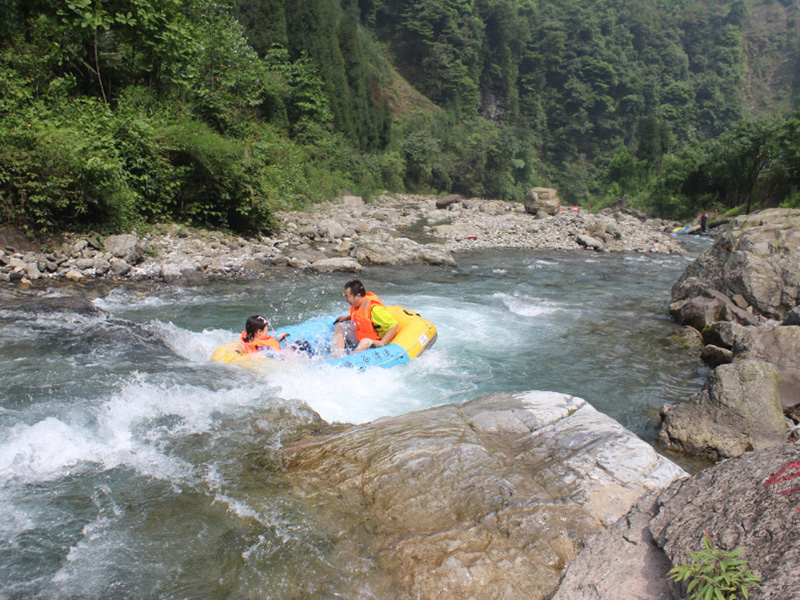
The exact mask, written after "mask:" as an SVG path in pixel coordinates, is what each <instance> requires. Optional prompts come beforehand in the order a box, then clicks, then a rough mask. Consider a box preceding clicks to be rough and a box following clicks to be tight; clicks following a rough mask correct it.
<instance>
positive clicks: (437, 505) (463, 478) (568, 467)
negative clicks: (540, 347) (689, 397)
mask: <svg viewBox="0 0 800 600" xmlns="http://www.w3.org/2000/svg"><path fill="white" fill-rule="evenodd" d="M283 457H284V464H285V467H286V469H287V476H288V478H289V481H290V482H291V484H292V485H293V487H294V489H295V491H296V493H298V494H299V495H301V496H303V497H306V498H315V499H316V501H317V502H322V503H324V505H325V506H326V508H327V509H328V510H340V511H342V513H343V514H349V515H352V513H353V512H355V513H357V520H358V521H360V522H363V523H368V524H369V526H368V531H369V542H367V545H368V546H369V547H370V549H371V550H370V556H371V557H372V558H373V559H375V560H377V562H378V563H379V565H380V567H381V568H382V569H383V570H384V571H386V572H388V573H390V574H391V575H392V577H393V578H395V580H396V581H397V582H398V585H397V589H396V590H395V592H396V595H395V596H394V597H395V598H402V599H405V598H454V599H455V598H470V597H475V598H487V599H489V598H530V599H535V598H548V597H549V596H550V595H551V594H552V593H553V592H554V591H555V590H556V588H557V587H558V584H559V581H560V579H561V572H562V569H563V568H564V566H565V565H566V564H567V563H569V561H571V560H572V559H573V558H574V556H575V555H576V554H577V553H578V552H579V551H580V549H581V548H582V546H583V543H584V540H585V539H586V538H587V537H588V536H589V535H591V534H593V533H596V532H598V531H601V530H602V529H604V528H605V527H606V526H607V525H609V524H610V523H613V522H614V521H615V520H616V519H617V518H619V517H620V516H621V515H623V514H625V513H626V512H627V511H628V510H629V509H630V507H631V506H632V505H633V503H634V502H636V500H637V499H638V498H639V497H640V496H642V495H643V494H645V493H646V492H648V491H649V490H654V489H660V488H664V487H666V486H667V485H669V484H670V483H671V482H672V481H674V480H676V479H679V478H681V477H685V476H686V474H685V473H684V472H683V470H682V469H680V468H679V467H677V466H676V465H674V464H673V463H671V462H670V461H668V460H666V459H664V458H663V457H661V456H659V455H658V454H657V453H656V452H655V451H654V450H653V448H652V447H651V446H649V445H648V444H646V443H645V442H644V441H642V440H640V439H639V438H637V437H636V436H635V435H633V434H632V433H631V432H629V431H627V430H626V429H625V428H623V427H622V426H621V425H620V424H619V423H617V422H616V421H614V420H613V419H611V418H610V417H608V416H606V415H603V414H601V413H599V412H597V411H596V410H595V409H594V408H592V407H591V406H590V405H589V404H587V403H586V402H585V401H584V400H582V399H580V398H576V397H573V396H569V395H565V394H558V393H551V392H525V393H510V392H508V393H494V394H487V395H485V396H481V397H479V398H476V399H474V400H471V401H469V402H466V403H465V404H463V405H460V406H456V405H445V406H440V407H436V408H432V409H428V410H423V411H418V412H414V413H409V414H406V415H402V416H398V417H391V418H384V419H379V420H377V421H375V422H372V423H369V424H366V425H359V426H354V427H351V428H348V429H347V430H345V431H344V432H341V433H338V434H336V435H331V436H325V437H319V438H306V439H304V440H302V441H300V442H297V443H295V444H293V445H289V446H287V447H286V448H285V450H284V452H283ZM334 507H338V508H334ZM359 535H360V536H364V535H366V534H365V533H364V532H363V531H360V532H359Z"/></svg>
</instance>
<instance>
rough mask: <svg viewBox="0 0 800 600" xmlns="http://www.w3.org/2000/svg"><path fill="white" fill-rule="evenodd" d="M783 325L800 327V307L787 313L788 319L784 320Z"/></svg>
mask: <svg viewBox="0 0 800 600" xmlns="http://www.w3.org/2000/svg"><path fill="white" fill-rule="evenodd" d="M782 325H800V306H795V307H794V308H793V309H792V310H790V311H789V312H788V313H786V318H784V319H783V323H782Z"/></svg>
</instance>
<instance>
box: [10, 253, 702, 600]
mask: <svg viewBox="0 0 800 600" xmlns="http://www.w3.org/2000/svg"><path fill="white" fill-rule="evenodd" d="M688 242H689V243H692V244H695V246H694V247H693V248H691V250H692V251H693V252H697V251H699V249H700V248H701V247H702V246H703V245H705V244H706V242H705V241H703V240H693V239H689V240H688ZM692 257H693V254H690V255H689V256H634V255H628V256H602V255H593V254H588V253H572V254H568V253H560V252H522V251H514V252H485V253H476V254H470V255H461V256H459V257H458V261H459V268H458V269H439V268H430V267H427V268H417V267H403V268H375V269H369V270H367V271H365V272H364V273H363V274H362V275H361V279H362V280H364V282H365V283H366V284H367V287H368V289H372V290H373V291H375V292H377V293H378V294H379V295H380V296H381V297H382V298H383V299H384V300H385V301H387V302H388V303H395V304H401V305H405V306H407V307H409V308H413V309H415V310H417V311H419V312H420V313H421V314H422V315H423V316H425V317H426V318H428V319H429V320H431V321H433V322H434V323H435V324H436V326H437V327H438V330H439V340H438V342H437V343H436V345H435V346H434V347H433V348H432V349H431V350H429V351H428V352H427V353H426V354H424V355H423V356H422V357H421V358H420V359H418V360H416V361H414V362H412V363H411V364H409V365H404V366H401V367H398V368H395V369H388V370H375V371H367V372H362V373H358V372H352V371H344V370H334V369H319V370H315V371H308V372H305V373H302V374H298V372H297V371H296V370H294V369H288V370H279V371H275V372H268V373H253V372H249V371H245V370H242V369H238V368H236V367H231V366H228V365H222V364H216V363H210V362H209V356H210V355H211V353H212V352H213V350H214V349H215V348H216V347H217V346H219V345H221V344H223V343H226V342H228V341H231V340H232V339H234V338H235V337H236V336H237V335H238V333H239V332H240V331H241V329H242V328H243V325H244V321H245V319H246V317H247V316H249V315H251V314H257V313H261V314H264V315H265V316H268V317H269V318H271V319H272V321H273V323H274V324H276V325H282V324H290V323H296V322H299V321H302V320H305V319H307V318H310V317H315V316H320V315H327V314H342V313H344V312H345V308H346V304H345V303H344V301H343V299H342V286H343V284H344V283H345V281H346V280H347V279H348V276H346V275H341V274H336V275H325V276H312V275H305V274H302V273H296V272H285V273H284V272H281V273H279V274H275V275H273V276H271V277H270V278H269V279H266V280H259V281H225V282H213V283H207V284H204V285H202V286H197V287H185V288H184V287H175V286H167V285H159V286H156V285H147V286H139V287H137V286H117V287H107V286H102V285H99V284H95V285H89V286H87V287H85V288H81V291H80V294H81V296H82V297H84V298H86V299H88V300H91V301H92V302H93V304H94V305H95V306H97V307H98V308H100V309H102V311H103V312H102V313H100V314H79V313H76V312H68V311H63V310H62V311H55V312H50V311H41V310H38V309H32V308H31V307H30V305H29V304H27V302H28V301H34V302H38V301H41V300H45V301H49V300H50V299H52V298H56V299H57V298H59V297H64V296H66V295H70V294H74V293H75V292H74V288H67V287H65V288H61V289H59V288H51V289H49V290H48V291H32V292H30V293H29V294H28V297H27V298H23V300H24V302H21V301H20V299H19V298H14V299H13V300H12V299H11V298H4V299H0V302H2V304H0V339H1V340H2V344H0V382H2V385H0V514H3V519H0V598H1V599H6V598H8V599H11V598H26V599H27V598H228V597H230V598H247V597H253V598H256V597H258V598H265V597H266V598H276V599H289V598H292V599H294V598H320V599H322V598H388V597H391V592H390V591H389V589H390V582H388V581H387V579H386V578H385V577H383V574H382V573H381V572H380V569H379V568H378V566H377V564H376V563H375V562H374V561H373V560H372V558H371V557H370V555H369V551H368V550H367V549H366V548H365V547H364V546H362V545H361V542H360V541H359V540H358V525H357V524H344V525H343V524H342V523H340V522H331V521H330V520H329V519H328V518H327V517H326V515H325V514H324V510H320V507H315V506H312V505H309V504H307V503H305V502H304V501H302V500H299V499H297V498H296V497H295V496H294V495H292V494H290V493H288V492H287V490H285V489H284V487H283V485H284V484H283V483H282V481H281V479H280V477H279V469H278V468H277V467H276V465H275V464H274V463H273V461H272V460H271V458H270V456H271V454H270V452H269V451H270V450H274V449H276V448H277V447H278V446H279V440H280V435H281V432H280V431H278V430H276V429H275V427H274V425H272V424H271V421H270V410H271V409H274V408H275V407H276V406H283V407H287V406H288V407H289V408H290V409H291V407H296V406H298V405H299V404H300V402H301V401H302V402H305V403H307V404H308V405H310V406H311V407H312V408H313V409H314V410H315V411H317V412H318V413H319V414H320V415H321V416H322V417H323V418H324V419H326V420H328V421H342V422H353V423H357V422H366V421H370V420H373V419H375V418H377V417H380V416H384V415H394V414H401V413H405V412H408V411H412V410H417V409H422V408H426V407H430V406H435V405H439V404H443V403H460V402H464V401H466V400H469V399H471V398H474V397H476V396H478V395H480V394H484V393H487V392H493V391H501V390H532V389H538V390H553V391H559V392H566V393H570V394H574V395H578V396H581V397H582V398H585V399H586V400H587V401H589V402H590V403H591V404H593V405H594V406H595V407H596V408H597V409H599V410H601V411H603V412H605V413H607V414H609V415H610V416H612V417H613V418H615V419H617V420H618V421H620V422H621V423H622V424H623V425H625V426H626V427H628V428H629V429H631V430H632V431H634V432H635V433H636V434H638V435H639V436H641V437H642V438H644V439H645V440H647V441H649V442H653V441H654V440H655V436H656V431H657V429H656V428H657V425H658V409H659V407H660V406H661V405H662V404H664V403H666V402H679V401H682V400H684V399H686V398H687V397H688V396H690V395H691V394H692V393H694V392H695V391H697V390H698V389H699V387H700V386H701V385H702V383H703V381H704V378H705V375H706V370H705V369H704V367H703V365H702V363H700V361H699V360H698V359H696V358H695V357H692V356H690V355H689V354H688V353H686V352H685V351H683V350H681V349H679V348H676V347H675V346H673V345H672V344H671V343H670V342H668V341H667V340H666V336H667V335H668V334H669V333H670V332H671V331H672V330H674V329H675V324H674V323H673V322H672V321H671V320H670V319H669V316H668V314H667V305H668V302H669V291H670V288H671V286H672V284H673V283H674V281H675V280H676V279H677V278H678V277H679V276H680V274H681V273H682V271H683V269H684V268H685V267H686V265H687V264H688V261H689V260H691V258H692ZM71 290H73V291H71Z"/></svg>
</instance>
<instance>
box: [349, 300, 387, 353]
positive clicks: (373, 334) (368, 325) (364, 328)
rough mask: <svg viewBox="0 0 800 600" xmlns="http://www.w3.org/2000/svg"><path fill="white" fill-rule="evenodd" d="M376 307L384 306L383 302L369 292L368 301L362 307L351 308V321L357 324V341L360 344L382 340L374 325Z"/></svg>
mask: <svg viewBox="0 0 800 600" xmlns="http://www.w3.org/2000/svg"><path fill="white" fill-rule="evenodd" d="M375 306H383V302H381V299H380V298H378V296H376V295H375V294H373V293H372V292H367V295H366V299H365V300H364V302H363V303H362V304H361V306H359V307H358V308H355V307H353V306H351V307H350V319H351V320H352V321H353V323H355V324H356V339H357V340H358V341H359V342H360V341H361V340H363V339H370V340H379V339H381V337H380V336H379V335H378V332H377V331H375V325H373V324H372V309H373V307H375Z"/></svg>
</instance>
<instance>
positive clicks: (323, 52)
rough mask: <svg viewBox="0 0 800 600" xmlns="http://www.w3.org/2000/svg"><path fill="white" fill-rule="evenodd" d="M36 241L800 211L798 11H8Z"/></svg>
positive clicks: (550, 0)
mask: <svg viewBox="0 0 800 600" xmlns="http://www.w3.org/2000/svg"><path fill="white" fill-rule="evenodd" d="M2 4H3V14H4V15H5V16H6V18H5V19H4V20H3V22H2V24H0V114H2V117H3V118H2V122H0V195H2V205H1V208H2V212H0V217H1V218H2V221H3V222H5V223H9V224H13V225H16V226H18V227H22V228H23V229H26V230H27V231H30V232H33V233H35V232H41V231H47V230H53V229H56V230H57V229H63V228H75V227H77V228H101V229H107V230H114V229H116V230H119V229H126V228H130V227H135V226H141V225H144V224H147V223H151V222H155V221H159V220H164V219H167V220H176V221H179V222H186V223H192V224H197V225H206V226H212V227H220V228H223V229H231V230H236V231H241V232H245V233H247V232H250V233H258V232H260V231H268V230H269V229H270V228H271V226H272V220H271V216H272V214H273V213H274V211H275V209H277V208H280V207H288V206H300V205H303V204H307V203H309V202H314V201H316V200H320V199H325V198H328V197H330V196H332V195H335V194H337V193H340V192H341V190H343V189H347V190H349V191H351V192H353V193H359V194H363V195H366V196H369V194H370V193H372V192H375V191H380V190H382V189H390V190H394V191H433V192H459V193H463V194H467V195H480V196H487V197H497V198H503V199H507V200H515V199H516V200H520V199H521V198H522V196H523V195H524V192H525V190H526V189H527V188H529V187H531V186H533V185H551V186H555V187H557V188H558V189H559V192H560V193H561V195H562V197H563V198H564V199H565V200H567V201H568V202H573V203H581V204H584V205H587V206H591V207H601V206H605V205H609V204H614V203H618V202H628V203H629V204H632V205H634V206H637V207H639V208H642V209H645V210H650V211H652V212H658V213H660V214H664V215H672V216H682V215H685V214H690V213H692V212H693V211H695V210H696V209H697V207H698V206H700V205H703V206H709V207H710V206H716V207H717V208H718V209H719V210H726V209H728V208H731V207H736V206H743V207H745V208H748V209H749V208H750V207H751V206H755V205H760V204H770V203H772V204H777V203H780V202H783V203H784V204H789V205H791V204H800V193H799V192H798V185H799V184H800V175H799V174H798V165H799V164H800V161H798V152H799V150H798V147H799V146H800V143H798V142H799V141H800V125H798V120H800V116H799V115H798V114H797V113H794V114H793V113H792V112H791V111H793V110H796V108H797V106H798V98H800V93H799V89H798V86H800V77H799V76H798V69H797V66H798V64H799V63H798V60H800V59H799V58H798V57H800V49H798V43H799V42H798V39H800V36H799V35H798V33H799V32H800V25H798V19H799V18H800V10H799V9H798V7H797V6H796V3H794V2H791V1H789V0H781V1H771V2H769V1H763V0H747V1H745V0H720V1H716V2H707V1H706V2H700V1H697V0H633V1H624V0H583V1H579V0H538V1H534V0H66V2H64V3H55V4H54V3H50V2H45V1H43V0H2Z"/></svg>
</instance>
